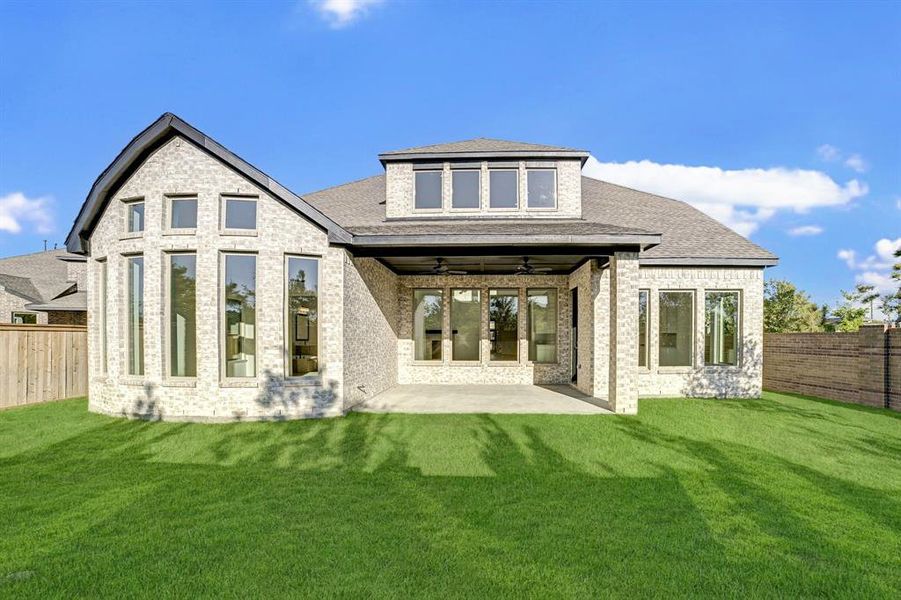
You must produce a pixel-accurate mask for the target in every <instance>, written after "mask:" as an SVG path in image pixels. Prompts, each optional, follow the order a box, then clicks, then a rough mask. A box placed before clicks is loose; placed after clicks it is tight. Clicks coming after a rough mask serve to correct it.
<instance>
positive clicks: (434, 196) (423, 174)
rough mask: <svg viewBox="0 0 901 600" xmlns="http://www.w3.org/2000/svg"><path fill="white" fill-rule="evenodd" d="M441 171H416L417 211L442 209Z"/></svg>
mask: <svg viewBox="0 0 901 600" xmlns="http://www.w3.org/2000/svg"><path fill="white" fill-rule="evenodd" d="M441 175H442V172H441V171H416V174H415V178H416V179H415V181H416V193H415V195H416V198H415V204H414V206H415V208H416V209H417V210H429V209H431V210H433V209H440V208H441Z"/></svg>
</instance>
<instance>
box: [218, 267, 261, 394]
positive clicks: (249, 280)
mask: <svg viewBox="0 0 901 600" xmlns="http://www.w3.org/2000/svg"><path fill="white" fill-rule="evenodd" d="M224 257H225V265H224V268H223V278H222V281H223V290H222V296H223V305H224V308H225V315H224V316H223V328H224V330H225V333H224V336H223V337H224V343H225V349H224V352H223V355H224V357H225V376H226V377H254V376H256V355H257V351H256V341H257V340H256V337H257V336H256V323H257V310H256V305H257V302H256V292H257V257H256V256H255V255H253V254H225V255H224Z"/></svg>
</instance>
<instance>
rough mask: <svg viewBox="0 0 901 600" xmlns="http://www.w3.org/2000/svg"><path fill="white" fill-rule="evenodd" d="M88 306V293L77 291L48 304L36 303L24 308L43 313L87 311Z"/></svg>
mask: <svg viewBox="0 0 901 600" xmlns="http://www.w3.org/2000/svg"><path fill="white" fill-rule="evenodd" d="M87 306H88V293H87V292H86V291H83V290H82V291H77V292H74V293H72V294H67V295H65V296H60V297H58V298H54V299H53V300H50V301H49V302H36V303H33V304H26V305H25V308H29V309H32V310H45V311H53V310H74V311H78V310H87Z"/></svg>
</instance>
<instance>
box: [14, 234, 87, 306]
mask: <svg viewBox="0 0 901 600" xmlns="http://www.w3.org/2000/svg"><path fill="white" fill-rule="evenodd" d="M70 261H75V262H84V261H85V257H84V256H80V255H78V254H71V253H69V252H67V251H66V250H65V249H62V248H60V249H56V250H47V251H44V252H34V253H32V254H23V255H20V256H10V257H7V258H0V285H3V287H5V288H6V289H7V290H9V291H11V292H13V293H15V294H17V295H19V296H22V297H23V298H26V299H27V300H30V301H31V302H33V303H38V304H42V303H46V302H51V301H52V300H54V299H55V298H57V297H60V296H62V295H64V294H67V293H69V292H70V291H71V290H72V289H73V288H75V282H73V281H69V278H68V277H69V270H68V265H67V262H70ZM86 307H87V304H86V303H85V302H82V304H81V306H80V310H86ZM78 309H79V308H78V307H73V308H72V310H78Z"/></svg>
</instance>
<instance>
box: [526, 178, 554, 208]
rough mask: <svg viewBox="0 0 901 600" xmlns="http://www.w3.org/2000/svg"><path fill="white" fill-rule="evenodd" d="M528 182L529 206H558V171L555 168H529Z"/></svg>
mask: <svg viewBox="0 0 901 600" xmlns="http://www.w3.org/2000/svg"><path fill="white" fill-rule="evenodd" d="M527 183H528V207H529V208H554V207H556V206H557V171H555V170H554V169H529V170H528V171H527Z"/></svg>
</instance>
